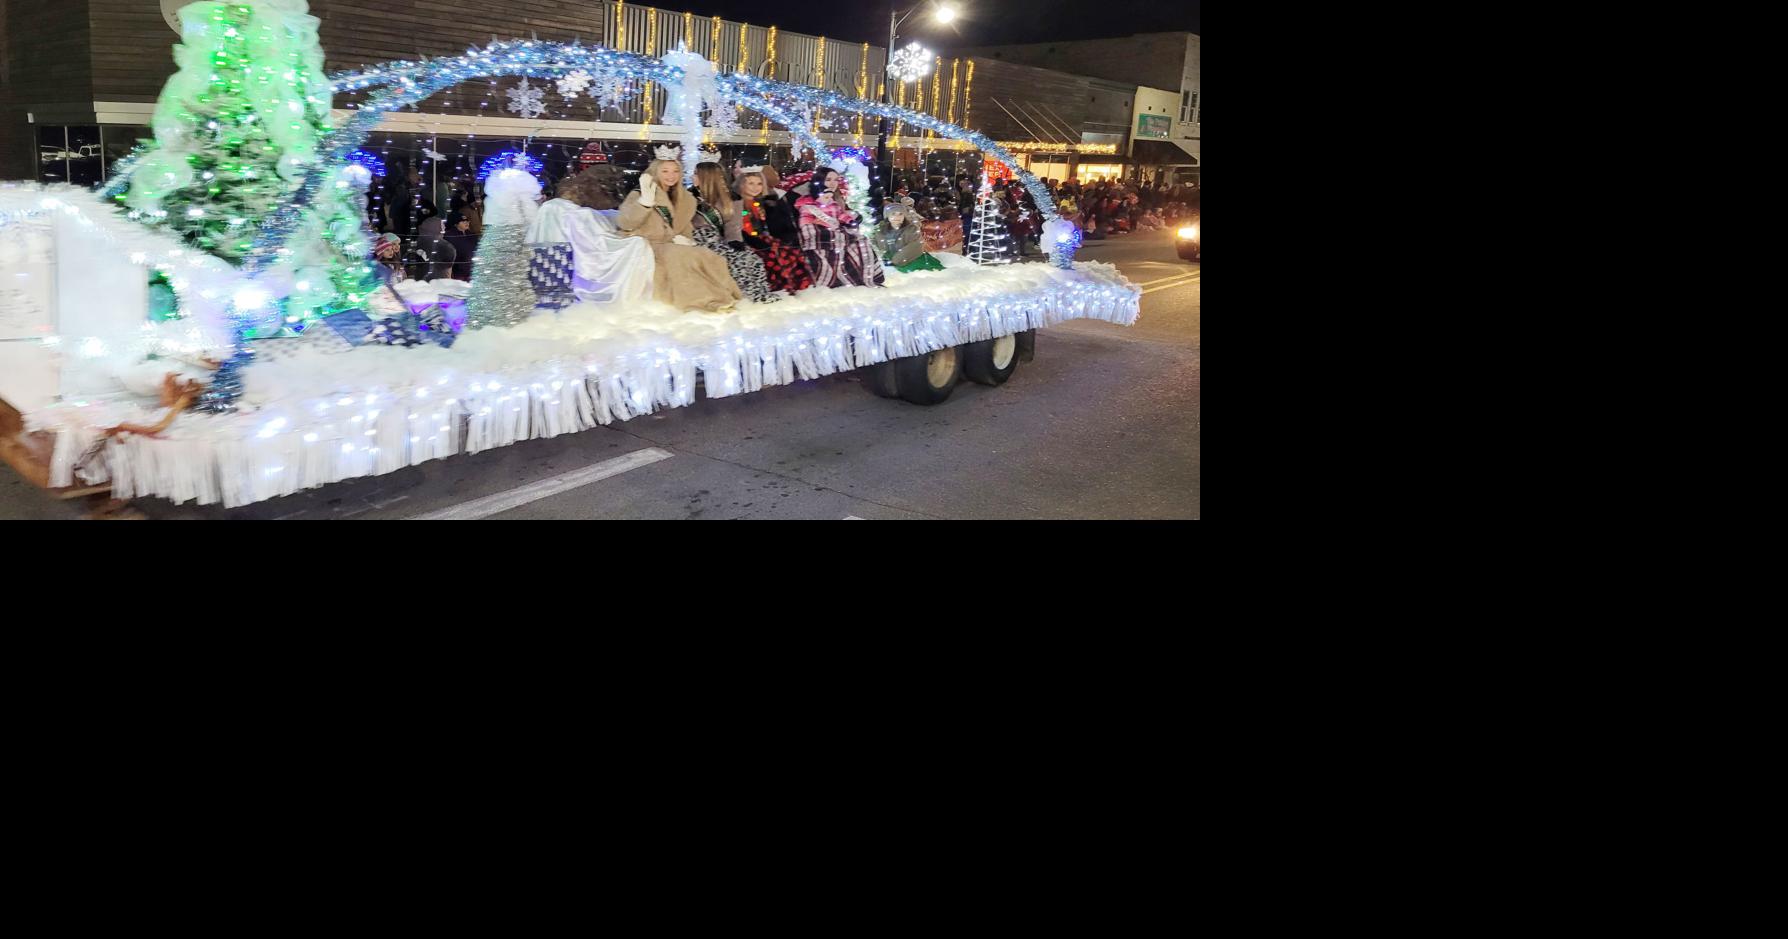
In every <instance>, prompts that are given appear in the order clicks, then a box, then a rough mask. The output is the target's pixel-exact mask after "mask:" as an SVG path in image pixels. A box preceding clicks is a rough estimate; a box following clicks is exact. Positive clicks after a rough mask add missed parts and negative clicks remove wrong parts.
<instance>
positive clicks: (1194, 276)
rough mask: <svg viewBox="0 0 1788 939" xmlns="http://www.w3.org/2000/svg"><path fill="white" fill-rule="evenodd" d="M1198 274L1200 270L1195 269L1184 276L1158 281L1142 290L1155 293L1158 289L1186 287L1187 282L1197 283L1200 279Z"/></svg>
mask: <svg viewBox="0 0 1788 939" xmlns="http://www.w3.org/2000/svg"><path fill="white" fill-rule="evenodd" d="M1198 274H1199V272H1198V271H1193V272H1192V273H1190V274H1187V275H1185V276H1183V277H1173V278H1169V279H1168V280H1165V281H1156V282H1155V286H1153V287H1144V288H1143V290H1142V292H1143V293H1145V294H1150V293H1154V292H1155V291H1157V290H1172V289H1173V288H1175V287H1184V286H1185V285H1187V284H1190V283H1196V282H1197V281H1198V280H1199V276H1198Z"/></svg>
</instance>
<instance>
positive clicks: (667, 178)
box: [615, 147, 745, 313]
mask: <svg viewBox="0 0 1788 939" xmlns="http://www.w3.org/2000/svg"><path fill="white" fill-rule="evenodd" d="M694 218H695V196H693V195H691V194H690V193H689V192H687V191H685V190H684V189H683V164H682V162H681V161H680V160H678V159H677V148H675V147H659V148H658V159H656V160H653V161H652V164H651V165H650V166H647V167H646V171H645V172H644V173H641V174H640V177H639V190H638V191H636V192H630V193H628V194H627V201H626V202H624V203H622V204H621V211H620V214H619V215H617V216H616V218H615V222H616V223H617V224H618V225H620V227H621V230H622V231H624V232H626V233H627V234H629V235H632V236H634V237H636V238H643V239H645V240H646V241H647V242H648V243H650V244H651V246H652V257H653V260H654V261H655V262H656V263H655V269H654V270H653V272H652V290H653V294H654V296H656V297H657V299H658V300H659V301H660V302H662V303H668V304H670V305H671V306H674V307H676V308H677V309H679V310H705V311H707V312H710V313H724V312H728V311H729V310H730V308H731V307H732V306H733V304H735V303H738V302H739V301H740V300H743V299H745V295H744V294H743V293H740V292H739V285H738V284H735V283H733V279H732V276H731V275H729V274H728V273H727V270H726V262H725V261H722V260H721V259H720V255H717V254H714V253H713V252H711V251H706V250H703V249H702V248H700V247H698V246H697V245H696V243H695V237H694V235H695V229H694V226H693V224H692V220H693V219H694Z"/></svg>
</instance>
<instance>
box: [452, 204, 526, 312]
mask: <svg viewBox="0 0 1788 939" xmlns="http://www.w3.org/2000/svg"><path fill="white" fill-rule="evenodd" d="M526 234H527V226H526V225H486V226H484V235H483V237H481V238H479V239H478V253H477V255H476V263H475V264H474V265H473V267H472V292H471V294H470V295H469V296H467V297H466V328H467V329H483V328H484V327H486V326H499V327H508V326H514V325H515V324H517V323H519V322H521V321H522V320H525V319H527V318H528V316H529V314H532V313H533V312H534V285H533V284H532V283H530V282H529V281H528V261H529V260H530V258H531V257H532V256H533V250H532V249H531V248H529V247H528V243H527V240H526V237H525V236H526Z"/></svg>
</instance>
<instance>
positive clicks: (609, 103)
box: [590, 72, 632, 108]
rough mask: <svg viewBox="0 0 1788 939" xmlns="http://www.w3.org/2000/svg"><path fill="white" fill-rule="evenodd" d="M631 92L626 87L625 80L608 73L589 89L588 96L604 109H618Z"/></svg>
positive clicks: (621, 76)
mask: <svg viewBox="0 0 1788 939" xmlns="http://www.w3.org/2000/svg"><path fill="white" fill-rule="evenodd" d="M631 91H632V89H631V88H629V87H628V85H627V78H626V76H623V75H617V74H615V73H613V72H610V73H609V74H607V75H604V76H602V78H600V79H598V80H597V81H596V83H595V85H594V86H592V87H591V89H590V96H591V97H593V98H595V99H596V103H597V104H600V105H602V106H603V107H604V108H618V107H620V106H621V104H622V103H623V102H625V101H626V100H627V95H628V94H629V93H630V92H631Z"/></svg>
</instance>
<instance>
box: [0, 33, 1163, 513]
mask: <svg viewBox="0 0 1788 939" xmlns="http://www.w3.org/2000/svg"><path fill="white" fill-rule="evenodd" d="M179 16H180V21H181V25H182V30H181V35H182V42H181V43H180V44H179V45H176V46H175V47H174V58H175V61H176V63H177V64H178V66H179V69H178V71H177V73H176V74H175V75H174V76H173V77H171V78H170V79H169V80H168V83H167V85H166V87H165V89H164V91H163V93H162V95H161V98H160V101H159V102H158V104H157V107H156V112H155V117H154V121H153V130H154V139H153V141H150V142H147V143H145V145H143V146H141V147H139V148H138V150H137V152H136V153H134V154H132V156H131V157H130V158H129V159H127V160H125V161H121V162H120V163H118V164H117V165H116V168H115V171H114V172H113V173H112V174H111V176H110V177H109V179H108V180H107V182H106V183H105V184H104V185H103V186H102V187H101V188H99V189H95V190H89V189H83V188H78V187H73V186H65V185H40V184H34V183H0V458H3V459H5V460H6V461H7V462H8V463H10V464H12V465H13V466H14V467H15V468H17V469H18V470H19V471H20V472H21V473H22V474H23V475H24V476H25V477H26V478H27V479H29V480H31V481H33V482H35V483H37V484H38V485H41V486H44V487H45V488H48V489H52V490H55V491H58V492H60V493H62V494H75V493H83V492H92V491H95V490H99V489H104V488H107V487H109V489H110V491H111V494H112V496H113V497H114V498H118V499H128V498H133V497H141V496H153V497H160V498H166V499H169V500H171V501H174V502H185V501H189V500H191V501H196V502H199V503H221V504H223V505H224V506H240V505H245V504H249V503H253V502H257V501H260V500H264V499H270V498H275V497H278V496H283V495H288V494H291V493H295V492H298V491H300V490H303V489H308V488H312V487H316V486H322V485H326V484H328V483H332V482H336V481H339V480H344V479H350V478H354V477H360V476H369V475H376V474H381V473H390V472H394V471H396V470H399V469H401V468H403V467H406V466H411V465H415V464H418V463H421V462H423V461H426V460H433V459H437V458H441V457H448V456H453V455H455V454H460V453H476V452H479V451H483V450H488V449H491V448H494V447H500V446H504V445H507V444H510V443H514V442H517V441H520V440H527V439H531V438H536V437H551V436H556V435H559V434H565V433H573V432H576V431H580V430H586V429H589V428H593V427H596V426H598V425H603V424H609V423H612V422H615V421H626V420H629V419H632V418H635V417H639V416H641V415H645V414H650V413H652V412H654V411H656V410H659V409H662V408H670V407H678V406H683V405H688V404H692V403H694V402H695V401H696V400H697V398H698V396H706V397H722V396H728V395H737V394H742V393H746V392H752V391H757V390H760V389H762V388H764V387H767V386H771V385H778V384H786V383H790V382H794V381H798V380H802V379H811V378H817V377H819V376H823V375H828V374H833V373H837V372H842V371H847V370H852V369H863V370H865V375H864V384H865V386H866V387H868V388H870V389H871V390H872V391H875V392H876V393H877V394H880V395H883V396H885V397H895V398H905V399H907V400H909V401H913V402H916V403H921V404H926V403H936V402H938V401H941V400H942V399H943V398H944V397H947V396H948V394H949V392H950V389H951V388H952V387H954V386H955V384H956V383H957V382H958V381H961V380H964V379H965V378H966V379H967V380H972V381H978V382H981V383H984V384H999V383H1001V382H1003V381H1004V380H1005V379H1006V377H1007V376H1009V375H1010V374H1011V373H1012V370H1013V369H1015V368H1016V367H1017V366H1018V364H1019V362H1020V361H1023V360H1025V359H1027V358H1028V356H1029V354H1030V350H1031V348H1032V342H1033V341H1034V335H1035V330H1037V329H1039V328H1041V327H1046V326H1049V325H1052V324H1056V323H1060V322H1064V321H1067V320H1072V319H1097V320H1104V321H1107V322H1113V323H1119V324H1125V325H1128V324H1130V323H1133V322H1134V321H1135V320H1136V317H1137V315H1138V306H1139V301H1140V291H1139V290H1138V288H1137V287H1136V286H1135V285H1134V284H1132V283H1130V282H1129V281H1128V280H1126V279H1125V278H1124V277H1123V276H1122V275H1121V274H1119V273H1118V272H1117V270H1116V269H1115V268H1113V267H1111V266H1110V265H1105V264H1098V263H1086V262H1076V261H1075V260H1074V253H1075V249H1076V248H1077V247H1078V244H1079V241H1080V233H1079V231H1078V229H1077V227H1076V226H1075V225H1074V224H1073V223H1072V222H1070V221H1067V220H1063V219H1060V218H1058V217H1057V216H1056V213H1055V208H1054V203H1053V202H1052V200H1051V199H1050V196H1049V193H1048V191H1047V190H1046V189H1045V188H1044V187H1043V186H1042V184H1041V183H1040V181H1039V180H1038V179H1036V178H1035V177H1034V176H1032V175H1031V174H1030V173H1028V172H1026V171H1025V170H1023V169H1020V168H1019V167H1018V165H1017V163H1016V161H1015V160H1014V158H1013V157H1012V155H1011V154H1009V153H1007V152H1005V151H1004V150H1002V149H1001V148H1000V147H998V146H997V145H996V144H995V143H994V142H993V141H992V140H990V139H988V138H986V137H984V136H982V135H980V134H977V133H974V132H972V131H969V130H966V129H963V128H961V127H957V126H955V125H953V124H949V123H946V122H943V121H940V120H938V119H937V118H935V117H932V116H930V115H927V114H924V113H922V112H918V111H909V110H906V109H904V108H900V107H894V106H890V105H886V104H880V103H877V102H874V101H868V100H862V99H858V98H851V97H848V96H844V95H840V94H838V93H836V92H832V91H827V90H824V89H820V88H813V87H808V86H804V85H796V84H791V83H786V82H780V81H776V80H773V79H769V78H764V77H760V76H756V75H752V74H747V73H724V72H721V71H719V70H717V69H716V68H715V67H714V65H713V63H710V62H708V61H707V60H705V59H703V58H701V57H699V56H695V55H691V54H689V53H686V52H682V51H676V52H671V53H669V54H666V55H664V56H662V57H651V56H646V55H641V54H638V53H631V52H623V51H617V50H614V49H608V48H603V47H599V46H588V45H583V44H580V43H555V42H542V41H538V40H527V41H509V42H496V43H493V44H492V45H490V46H487V47H484V48H477V49H470V50H468V51H467V52H466V53H465V54H464V55H460V56H455V57H448V58H438V59H427V60H424V61H417V62H411V61H400V62H393V63H389V64H385V65H381V66H378V67H373V68H367V69H362V70H356V71H352V72H346V73H341V74H335V75H329V74H326V73H325V71H324V68H323V56H322V50H321V48H320V46H319V44H318V41H317V20H316V19H315V18H314V17H311V16H310V15H309V14H308V12H307V11H306V8H305V4H304V3H303V0H245V2H232V3H218V2H200V3H193V4H190V5H188V6H186V7H184V8H182V9H181V10H180V12H179ZM516 76H520V77H522V78H523V79H524V84H523V87H524V88H525V87H527V86H526V84H525V80H526V79H530V78H532V79H546V80H549V81H558V82H560V87H561V90H564V88H565V87H566V83H567V81H568V82H569V84H570V86H571V87H572V88H574V89H576V88H583V87H585V86H587V87H589V88H590V89H591V91H590V93H592V94H595V93H597V89H604V90H605V93H613V92H614V90H615V89H617V88H624V87H626V85H627V83H636V82H646V81H649V82H656V83H660V84H662V85H663V86H664V87H665V88H666V89H668V91H669V106H668V108H667V113H666V114H665V115H664V119H665V127H664V132H663V133H664V136H666V137H669V138H672V139H674V140H676V141H678V142H680V143H681V145H682V148H683V149H682V152H683V153H695V152H696V151H697V148H698V147H699V145H700V143H701V141H702V137H703V132H704V129H705V128H708V127H711V126H713V125H714V124H716V123H718V124H721V125H724V124H725V123H726V122H727V121H728V120H729V115H731V114H733V113H735V111H736V109H739V108H743V109H748V110H750V111H754V112H757V113H758V114H761V115H762V116H763V117H764V118H765V119H767V120H769V121H772V122H774V123H775V124H776V125H778V126H780V127H784V128H787V129H788V131H789V132H790V133H791V134H792V135H793V137H794V139H795V140H797V141H798V142H799V143H800V144H801V145H802V146H805V147H807V148H810V149H811V150H812V152H813V153H815V154H820V155H822V156H821V157H820V159H821V160H822V161H824V160H825V159H826V156H825V155H829V154H830V151H828V149H827V147H826V145H825V143H824V141H823V140H822V139H821V138H820V137H819V135H818V134H817V133H816V132H815V130H814V128H815V127H816V116H817V115H818V114H820V113H821V112H823V111H828V110H829V111H843V112H850V113H854V114H860V115H867V116H869V117H872V118H879V117H887V118H889V119H892V120H898V121H902V122H905V123H906V124H908V125H910V126H913V127H917V128H922V129H924V130H928V131H931V132H934V133H935V134H937V135H938V136H939V137H941V138H947V139H951V140H960V141H965V142H966V143H967V144H968V145H969V146H973V147H975V148H977V149H979V150H980V151H982V152H983V153H984V154H985V155H986V157H987V158H988V159H990V160H994V161H998V162H999V163H1000V164H1002V165H1003V166H1005V167H1006V168H1007V169H1009V170H1010V172H1011V173H1012V176H1013V178H1015V179H1016V180H1018V181H1019V182H1020V183H1021V184H1022V185H1024V186H1026V187H1027V189H1028V190H1029V192H1030V194H1031V196H1032V197H1033V198H1034V199H1035V201H1036V204H1037V206H1038V207H1039V208H1040V209H1041V210H1042V211H1043V213H1044V215H1045V216H1046V218H1047V222H1046V224H1045V226H1044V239H1043V240H1044V244H1045V246H1046V247H1047V248H1048V249H1049V250H1050V251H1051V253H1052V258H1051V262H1050V263H1027V264H1011V263H1004V264H1002V263H986V264H984V263H977V260H976V258H977V257H978V258H979V260H983V261H986V260H996V259H995V258H993V257H992V256H991V255H990V254H989V253H987V252H983V251H981V250H979V249H980V248H983V247H985V246H984V245H977V244H971V245H969V246H966V248H965V250H967V252H968V255H969V256H968V257H962V256H956V255H942V256H941V257H942V259H943V260H944V261H945V262H946V263H945V265H944V269H943V270H927V271H916V272H913V273H902V272H901V271H899V270H896V269H894V268H893V267H888V268H886V270H885V274H886V279H885V286H881V287H841V288H831V289H812V290H806V291H802V292H799V293H796V294H794V295H793V296H789V297H787V298H785V299H781V300H780V301H779V302H774V303H754V304H740V305H739V306H737V307H736V308H735V309H733V310H732V311H730V312H724V313H709V312H699V311H683V310H677V309H674V308H672V307H670V306H667V305H665V304H661V303H656V302H651V301H647V302H641V303H619V302H606V303H605V302H578V303H575V304H572V305H570V306H566V307H563V308H561V309H540V308H536V307H535V305H534V298H533V296H532V295H531V293H529V290H528V287H527V280H526V279H525V278H521V279H518V278H516V277H515V276H514V270H515V268H514V265H513V264H508V263H501V259H500V255H501V254H502V253H503V252H504V251H505V250H507V249H506V247H505V246H509V247H516V246H517V245H516V240H517V239H518V238H519V222H520V221H521V220H520V219H507V220H506V219H504V218H502V216H501V213H500V212H498V211H497V210H496V209H494V208H493V209H492V210H491V215H490V216H489V217H488V218H487V219H486V221H487V228H486V235H485V239H484V240H483V241H481V242H480V246H479V254H478V266H477V268H476V270H477V273H476V274H474V276H473V278H472V281H471V283H469V284H467V283H462V282H459V281H452V280H435V281H427V282H422V281H399V282H397V283H394V284H382V283H380V281H379V279H378V277H377V276H376V273H377V270H376V267H375V262H374V261H373V260H372V258H371V256H370V242H369V238H370V236H369V233H368V231H367V229H366V218H365V214H364V212H362V211H361V210H360V208H359V207H360V205H361V204H363V200H364V191H365V187H366V186H367V185H368V183H369V181H370V180H369V175H370V174H369V173H368V171H367V170H366V168H365V167H364V166H362V165H360V164H359V163H357V162H355V160H354V159H353V154H354V153H355V151H356V150H357V148H359V147H360V146H361V144H362V143H363V142H364V141H365V140H366V138H367V137H368V135H369V133H371V132H372V130H373V129H374V128H375V127H376V126H377V125H378V124H379V121H380V120H381V118H382V117H383V116H384V115H386V114H387V113H389V112H391V111H394V110H397V109H400V108H404V107H408V106H411V105H414V104H416V103H417V102H420V101H423V100H425V99H427V98H428V97H429V96H430V95H433V94H436V93H437V92H440V91H442V90H444V89H448V88H451V87H453V86H455V85H457V84H459V83H462V82H466V81H470V80H477V79H490V78H497V77H516ZM349 91H354V92H360V93H363V94H365V95H366V97H365V98H364V101H363V103H362V104H361V105H360V106H359V107H358V108H357V109H355V110H351V111H348V112H346V116H345V117H342V118H338V117H337V116H336V112H332V103H333V102H334V100H335V98H336V96H337V95H338V94H341V93H346V92H349ZM693 164H694V161H693V160H686V161H684V165H685V170H686V171H692V170H693ZM832 166H833V167H834V168H837V169H839V170H840V172H841V173H843V174H844V175H846V176H847V177H850V178H851V179H853V180H862V181H866V178H867V171H866V168H865V167H864V166H863V165H862V163H861V162H860V159H859V158H858V157H856V156H854V155H850V154H842V155H839V156H837V157H836V158H835V160H834V162H833V163H832ZM497 176H501V177H504V179H503V180H502V181H499V180H497V179H496V178H495V177H497ZM539 189H540V183H539V181H538V180H537V179H534V178H532V175H531V174H530V172H529V168H528V167H527V166H525V165H516V166H510V167H504V168H500V169H499V170H498V171H497V173H496V174H494V175H493V179H492V180H491V183H490V185H489V186H488V192H489V194H490V195H491V197H492V198H493V199H494V198H496V195H497V193H499V192H502V193H508V194H512V195H513V196H514V197H515V198H518V199H529V200H531V199H532V198H533V197H534V196H533V194H534V193H537V192H538V191H539ZM861 190H862V187H861V186H859V187H858V194H859V195H861ZM506 221H507V222H508V223H509V224H507V225H505V224H504V223H505V222H506ZM506 230H507V231H506ZM999 260H1003V259H999ZM487 261H488V262H489V263H487Z"/></svg>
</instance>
